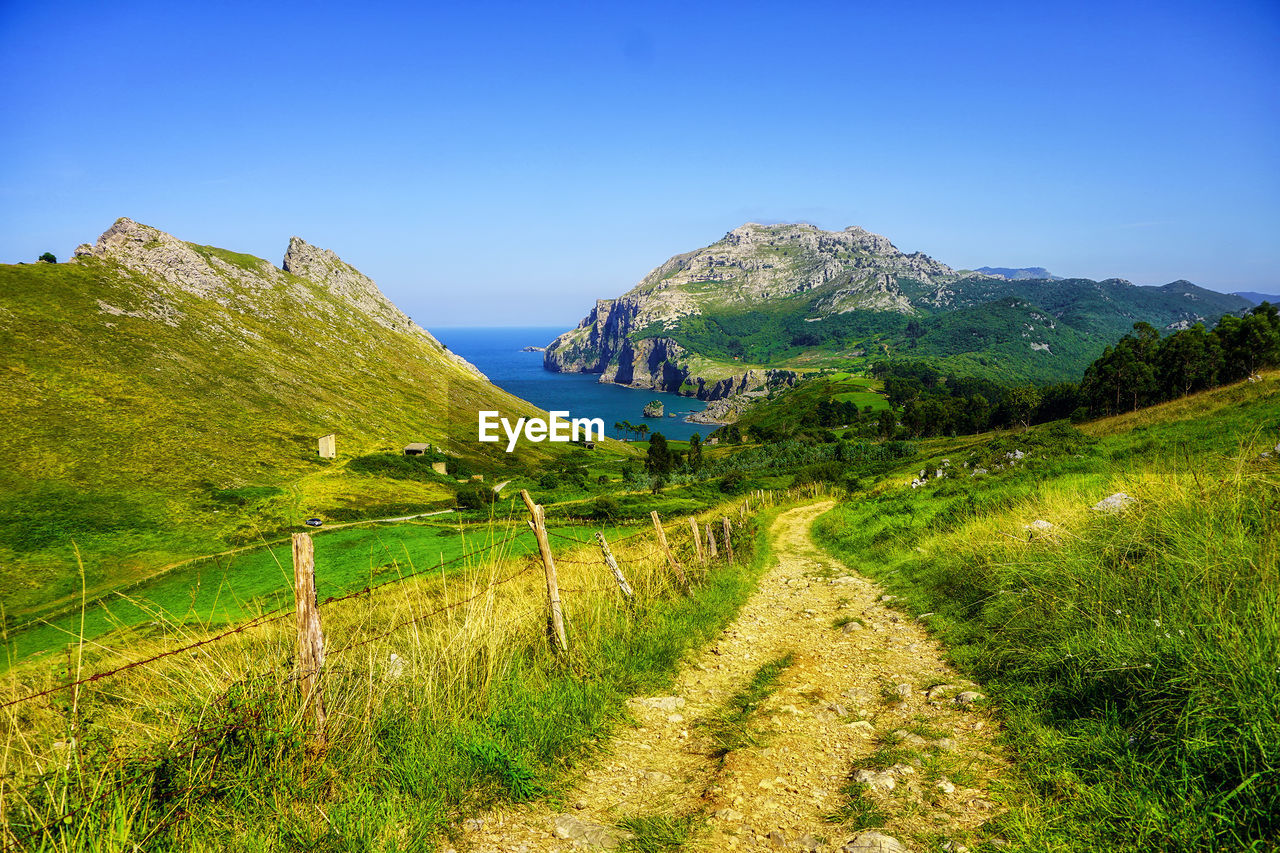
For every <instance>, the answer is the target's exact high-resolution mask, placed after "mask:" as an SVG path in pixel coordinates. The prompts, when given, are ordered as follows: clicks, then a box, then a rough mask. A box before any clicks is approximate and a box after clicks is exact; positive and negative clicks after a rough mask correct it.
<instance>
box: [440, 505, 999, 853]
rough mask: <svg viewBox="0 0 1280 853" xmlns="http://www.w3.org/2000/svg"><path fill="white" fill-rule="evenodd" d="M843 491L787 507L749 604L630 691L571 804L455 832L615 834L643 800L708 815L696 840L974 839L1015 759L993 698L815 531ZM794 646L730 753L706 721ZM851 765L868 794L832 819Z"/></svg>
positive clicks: (509, 843)
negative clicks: (674, 669)
mask: <svg viewBox="0 0 1280 853" xmlns="http://www.w3.org/2000/svg"><path fill="white" fill-rule="evenodd" d="M831 506H832V504H831V503H830V502H827V503H821V504H814V505H809V506H803V507H798V508H795V509H791V510H788V511H786V512H783V513H781V514H780V515H779V516H778V518H777V520H776V521H775V522H774V525H773V527H772V529H771V531H770V535H771V537H772V539H773V556H774V560H775V562H774V565H773V566H772V567H771V568H770V569H769V570H768V571H767V572H766V573H765V574H764V576H763V577H762V578H761V580H760V584H759V586H758V588H757V590H756V591H755V593H754V594H753V595H752V596H751V598H750V599H749V600H748V601H747V603H746V604H745V605H743V608H742V610H741V612H740V613H739V614H738V617H737V619H736V620H735V621H734V622H733V623H732V624H731V625H729V626H728V627H727V628H726V629H725V630H724V631H723V632H722V633H721V634H720V635H719V636H718V637H716V638H715V639H713V640H712V641H711V642H710V643H709V644H708V645H707V646H706V647H705V648H704V649H703V650H702V651H701V653H700V654H698V655H697V657H696V658H694V659H693V660H692V661H690V662H689V663H688V664H687V665H686V666H685V667H684V669H683V670H682V671H681V672H680V673H679V675H678V676H677V677H676V679H675V684H674V686H673V689H672V691H671V693H670V695H666V696H656V697H638V698H635V699H632V700H630V703H629V704H630V711H631V714H632V717H633V718H634V720H635V722H636V725H635V726H634V727H631V728H624V729H622V730H620V731H619V732H618V734H617V735H616V736H615V738H614V739H613V741H612V742H611V743H610V744H609V745H608V747H606V748H605V749H604V750H603V751H602V752H601V753H600V755H599V756H597V758H596V759H595V761H594V764H593V765H592V766H590V767H589V769H587V770H586V771H585V772H584V773H583V775H582V778H581V779H580V780H579V781H578V784H577V786H576V788H575V790H574V791H573V793H572V794H570V795H569V796H568V797H567V798H566V801H565V803H566V808H565V809H564V812H563V813H556V812H555V811H553V810H552V809H551V808H550V807H549V806H547V805H535V806H531V807H530V806H526V807H510V808H505V809H502V810H499V811H494V812H491V813H489V814H487V815H484V816H482V817H478V818H472V819H469V820H468V821H466V824H465V831H464V833H463V836H462V837H461V838H460V840H459V843H458V844H457V849H459V850H464V851H479V853H500V852H501V853H507V851H511V853H541V851H569V850H591V849H617V848H619V847H621V846H624V845H625V844H626V841H627V840H628V839H629V838H630V837H631V835H630V833H628V832H626V831H624V830H621V829H619V828H618V824H619V822H621V821H622V820H624V819H626V818H629V817H636V816H667V817H676V816H683V815H694V816H695V824H696V828H695V830H694V832H693V834H692V835H691V837H690V841H689V844H688V847H689V849H695V850H794V851H831V853H835V851H840V850H842V849H848V850H867V851H870V850H881V849H883V850H891V849H905V850H919V851H923V850H937V849H943V845H947V846H946V847H945V849H949V850H954V851H963V850H964V849H965V843H966V842H968V843H972V842H971V841H970V839H973V838H981V837H983V835H982V833H981V832H980V831H976V830H977V828H978V827H979V826H980V825H981V824H982V823H984V822H985V821H987V820H988V819H990V818H991V817H992V816H993V812H994V809H995V807H994V805H993V803H992V801H991V800H990V799H989V798H988V796H987V793H986V787H987V784H988V783H989V782H990V780H991V779H992V778H994V777H995V775H996V774H997V773H999V772H1000V770H1001V769H1002V767H1003V766H1004V763H1003V761H1002V760H1001V758H1000V757H999V756H998V755H997V754H996V751H995V749H994V748H993V746H992V740H993V737H994V734H995V728H996V726H995V724H994V723H993V721H992V719H991V718H990V717H989V715H988V714H987V713H986V711H985V709H984V707H983V697H982V695H981V694H980V693H978V692H977V691H976V690H975V685H973V684H972V683H970V682H968V681H965V680H964V679H963V678H961V677H960V676H958V675H957V674H956V673H955V671H954V670H952V669H951V668H950V667H948V665H947V664H946V663H945V662H944V661H943V659H942V652H941V648H940V646H939V644H938V643H937V642H936V641H935V640H933V639H932V638H931V637H930V636H929V634H928V633H927V632H926V630H925V628H924V626H923V624H921V622H920V621H918V620H915V619H911V618H910V617H907V616H905V615H903V614H902V613H900V612H898V611H895V610H893V609H891V608H890V607H889V606H888V604H889V602H883V601H881V598H882V596H881V590H880V589H879V588H878V587H876V586H875V585H874V584H872V583H871V582H870V581H868V580H866V579H864V578H862V577H860V576H858V575H856V574H855V573H854V572H853V571H852V570H851V569H850V568H846V567H845V566H844V565H842V564H840V563H838V562H837V561H835V560H834V559H832V558H831V557H829V556H828V555H827V554H825V553H824V552H822V551H820V550H819V549H818V548H817V546H815V545H814V544H813V542H812V540H811V539H810V536H809V528H810V525H811V524H812V523H813V521H814V519H816V518H817V517H818V516H819V515H821V514H822V513H823V512H825V511H826V510H828V509H830V507H831ZM886 598H889V599H890V601H892V597H886ZM837 626H838V627H837ZM851 626H852V627H851ZM788 653H791V654H792V655H793V661H794V662H793V663H792V665H791V666H790V667H788V668H787V669H786V670H785V671H784V672H783V673H782V676H781V680H780V683H779V685H778V687H777V689H776V690H775V691H774V693H773V694H772V696H770V697H769V698H768V699H767V700H766V701H765V702H764V703H763V705H762V706H761V707H760V708H759V709H758V710H757V711H756V712H755V714H754V715H753V717H752V726H753V728H754V729H756V730H758V731H760V732H761V733H762V736H761V737H758V738H757V741H758V743H757V744H756V745H749V746H744V747H742V748H739V749H736V750H734V751H732V752H730V753H728V755H726V756H724V758H723V761H721V760H718V759H716V758H715V757H714V756H713V754H712V746H713V745H712V743H711V740H710V737H709V736H708V735H707V734H705V733H704V732H703V730H702V729H700V728H699V727H698V725H697V721H698V720H700V719H702V718H706V717H708V716H710V715H712V714H713V713H714V712H715V711H716V709H717V708H719V707H720V706H722V705H723V704H724V702H725V701H726V700H727V699H728V698H729V697H730V696H732V695H733V694H734V693H735V692H736V691H738V690H739V689H741V688H742V687H743V685H745V684H746V683H747V681H748V680H749V679H750V678H751V676H752V675H753V674H754V673H755V672H756V670H757V669H759V668H760V666H761V665H763V664H765V663H767V662H769V661H771V660H774V659H776V658H778V657H780V656H782V655H785V654H788ZM851 780H856V781H857V782H858V783H859V784H857V785H855V786H854V787H855V788H856V789H857V790H858V791H859V792H860V793H859V795H858V796H859V797H860V798H861V803H860V806H859V808H857V809H854V810H849V809H846V810H845V811H844V813H843V814H844V817H845V818H846V821H845V822H843V823H842V822H839V821H835V822H833V820H832V819H831V817H832V815H834V814H836V813H838V812H840V810H841V807H842V806H844V805H846V804H847V803H848V802H849V795H848V793H847V791H846V790H844V789H846V787H847V785H848V784H849V782H850V781H851ZM851 812H861V813H862V814H863V817H862V819H861V825H859V822H858V821H855V820H850V819H849V818H850V814H851ZM882 839H885V840H883V841H882ZM894 841H896V842H900V843H901V845H902V846H901V848H894V847H891V846H888V845H889V843H890V842H894Z"/></svg>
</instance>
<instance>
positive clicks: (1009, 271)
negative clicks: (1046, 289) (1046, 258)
mask: <svg viewBox="0 0 1280 853" xmlns="http://www.w3.org/2000/svg"><path fill="white" fill-rule="evenodd" d="M974 272H980V273H985V274H987V275H998V276H1002V277H1003V278H1007V279H1009V280H1010V281H1025V280H1027V279H1029V278H1042V279H1046V280H1048V281H1060V280H1061V279H1062V276H1057V275H1053V274H1052V273H1050V272H1049V271H1048V270H1047V269H1045V268H1044V267H1016V268H1015V267H978V268H977V269H976V270H974Z"/></svg>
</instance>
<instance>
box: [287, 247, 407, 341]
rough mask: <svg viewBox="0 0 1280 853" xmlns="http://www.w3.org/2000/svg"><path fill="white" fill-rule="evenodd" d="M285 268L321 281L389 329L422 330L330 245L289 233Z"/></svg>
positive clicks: (401, 330)
mask: <svg viewBox="0 0 1280 853" xmlns="http://www.w3.org/2000/svg"><path fill="white" fill-rule="evenodd" d="M284 271H285V272H288V273H293V274H294V275H296V276H298V277H299V278H307V279H310V280H312V281H314V282H318V283H320V284H323V285H324V286H325V287H327V288H329V290H330V291H331V292H333V293H334V294H336V295H338V296H340V297H342V298H343V299H345V300H347V301H348V302H350V303H351V304H353V305H356V306H358V307H359V308H360V310H361V311H364V312H365V313H366V314H368V315H369V316H370V317H372V318H373V319H374V320H375V321H376V322H378V323H381V324H382V325H384V326H386V327H387V328H389V329H395V330H396V331H399V332H414V331H421V330H420V329H418V327H417V325H415V324H414V322H413V321H412V320H410V319H409V318H408V316H406V315H405V313H404V312H403V311H401V310H400V309H399V308H397V307H396V306H395V305H394V304H393V303H392V302H391V300H389V299H387V297H385V296H383V295H382V291H381V290H379V289H378V286H377V285H376V284H374V283H373V279H371V278H369V277H368V276H367V275H365V274H364V273H362V272H360V271H359V270H357V269H356V268H355V267H353V266H351V265H350V264H348V263H346V262H345V261H343V260H342V258H339V257H338V256H337V255H336V254H335V253H334V252H333V251H332V250H330V249H321V248H318V247H316V246H313V245H311V244H310V243H308V242H307V241H306V240H303V239H302V238H301V237H290V238H289V250H288V251H287V252H285V255H284Z"/></svg>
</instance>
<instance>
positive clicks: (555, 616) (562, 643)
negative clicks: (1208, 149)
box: [520, 489, 569, 654]
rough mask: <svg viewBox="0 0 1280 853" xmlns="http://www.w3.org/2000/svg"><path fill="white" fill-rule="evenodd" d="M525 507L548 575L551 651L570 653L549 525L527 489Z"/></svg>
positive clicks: (523, 491)
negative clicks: (548, 536) (527, 509)
mask: <svg viewBox="0 0 1280 853" xmlns="http://www.w3.org/2000/svg"><path fill="white" fill-rule="evenodd" d="M520 497H522V498H524V505H525V506H527V507H528V508H529V516H530V519H529V523H530V524H531V525H532V526H533V534H534V536H536V537H537V539H538V553H540V554H541V555H542V568H543V571H544V572H545V573H546V575H547V601H548V603H549V604H550V607H551V637H550V639H551V650H552V651H553V652H555V653H556V654H561V653H564V652H568V651H569V638H568V637H567V636H565V631H564V610H563V609H562V608H561V607H560V582H559V581H557V580H556V561H555V559H554V558H553V557H552V556H551V540H550V539H548V538H547V524H546V520H545V519H544V518H543V516H542V507H541V506H539V505H538V504H536V503H534V502H533V498H531V497H529V491H528V490H527V489H521V490H520Z"/></svg>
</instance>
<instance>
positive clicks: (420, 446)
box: [404, 441, 431, 453]
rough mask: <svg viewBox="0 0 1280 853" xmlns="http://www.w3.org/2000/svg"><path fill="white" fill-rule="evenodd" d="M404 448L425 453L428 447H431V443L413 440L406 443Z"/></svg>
mask: <svg viewBox="0 0 1280 853" xmlns="http://www.w3.org/2000/svg"><path fill="white" fill-rule="evenodd" d="M404 449H405V450H417V451H418V452H420V453H425V452H427V451H428V450H430V449H431V445H429V444H426V443H424V442H421V441H415V442H413V443H412V444H406V445H405V446H404Z"/></svg>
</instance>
